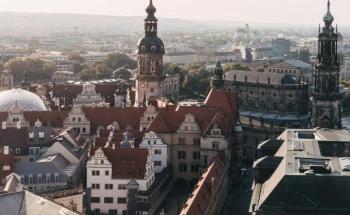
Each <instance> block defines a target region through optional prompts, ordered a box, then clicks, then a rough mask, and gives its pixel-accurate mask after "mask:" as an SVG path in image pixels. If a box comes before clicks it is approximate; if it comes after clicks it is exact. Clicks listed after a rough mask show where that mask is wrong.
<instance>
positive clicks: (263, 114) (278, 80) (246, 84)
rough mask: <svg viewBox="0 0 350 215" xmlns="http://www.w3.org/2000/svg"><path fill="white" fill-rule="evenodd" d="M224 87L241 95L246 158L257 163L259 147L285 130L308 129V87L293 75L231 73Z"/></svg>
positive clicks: (228, 73) (226, 75) (240, 106)
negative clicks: (291, 128) (262, 142)
mask: <svg viewBox="0 0 350 215" xmlns="http://www.w3.org/2000/svg"><path fill="white" fill-rule="evenodd" d="M225 88H226V89H227V90H230V91H233V92H236V93H238V106H239V110H240V112H239V114H240V122H241V125H242V126H243V128H244V132H243V134H244V138H243V142H244V147H243V152H242V153H243V157H244V158H245V159H248V160H254V158H255V150H256V146H257V144H258V143H259V142H261V141H263V140H266V139H268V138H270V137H276V136H278V135H279V134H280V133H281V132H283V130H284V128H286V127H293V128H294V127H295V128H302V127H308V126H309V120H310V116H309V112H308V110H309V106H308V102H309V99H308V84H307V83H305V82H302V81H301V79H299V78H297V77H295V76H294V75H291V74H285V73H276V72H257V71H229V72H227V73H226V74H225Z"/></svg>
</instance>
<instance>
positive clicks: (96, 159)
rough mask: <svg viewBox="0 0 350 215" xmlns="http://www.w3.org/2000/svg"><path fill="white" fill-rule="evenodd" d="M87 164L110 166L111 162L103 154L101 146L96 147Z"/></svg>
mask: <svg viewBox="0 0 350 215" xmlns="http://www.w3.org/2000/svg"><path fill="white" fill-rule="evenodd" d="M87 165H88V166H111V165H112V164H111V162H109V160H108V158H107V156H106V155H105V154H104V152H103V150H102V148H101V147H100V148H98V149H97V150H96V151H95V154H94V155H93V156H92V157H91V159H90V160H89V161H88V162H87Z"/></svg>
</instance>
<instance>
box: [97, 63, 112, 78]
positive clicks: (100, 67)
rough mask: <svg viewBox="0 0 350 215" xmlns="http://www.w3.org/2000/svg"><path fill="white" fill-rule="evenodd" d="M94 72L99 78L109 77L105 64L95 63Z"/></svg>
mask: <svg viewBox="0 0 350 215" xmlns="http://www.w3.org/2000/svg"><path fill="white" fill-rule="evenodd" d="M95 72H96V75H97V76H98V77H100V78H105V77H108V75H109V73H108V68H107V65H106V64H105V63H97V64H96V65H95Z"/></svg>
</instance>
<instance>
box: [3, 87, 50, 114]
mask: <svg viewBox="0 0 350 215" xmlns="http://www.w3.org/2000/svg"><path fill="white" fill-rule="evenodd" d="M15 105H16V106H17V107H18V108H19V109H21V110H23V111H47V108H46V106H45V104H44V102H43V101H42V100H41V98H40V97H39V96H37V95H36V94H34V93H32V92H29V91H26V90H22V89H11V90H6V91H2V92H0V111H1V112H6V111H8V110H9V109H10V108H11V107H13V106H15Z"/></svg>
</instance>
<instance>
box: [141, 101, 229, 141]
mask: <svg viewBox="0 0 350 215" xmlns="http://www.w3.org/2000/svg"><path fill="white" fill-rule="evenodd" d="M187 114H192V115H193V116H194V118H195V121H196V122H197V123H198V124H199V126H200V129H201V132H202V133H203V134H206V133H207V132H208V131H209V129H210V128H211V126H213V125H214V124H218V125H219V126H220V128H221V129H222V130H223V132H224V133H226V132H228V130H229V122H228V121H227V120H226V119H225V117H224V116H223V115H222V114H221V113H220V112H219V111H218V110H215V109H209V108H201V107H187V106H186V107H181V108H178V109H177V110H176V111H159V112H158V114H157V115H156V117H155V118H154V120H153V121H152V122H151V124H150V125H149V126H148V128H147V129H146V130H147V132H150V131H154V132H156V133H175V132H176V131H177V130H178V129H179V126H180V125H181V124H182V122H183V121H184V120H185V115H187Z"/></svg>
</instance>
